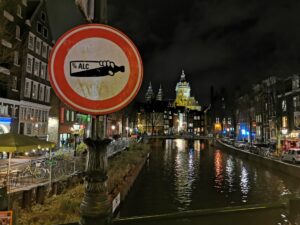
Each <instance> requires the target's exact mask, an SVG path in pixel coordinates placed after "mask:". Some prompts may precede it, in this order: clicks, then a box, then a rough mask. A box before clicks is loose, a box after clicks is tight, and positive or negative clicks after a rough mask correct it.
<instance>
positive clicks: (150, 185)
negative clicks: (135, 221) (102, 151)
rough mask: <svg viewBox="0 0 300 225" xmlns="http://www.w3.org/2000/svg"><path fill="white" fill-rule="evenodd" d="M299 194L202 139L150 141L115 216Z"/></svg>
mask: <svg viewBox="0 0 300 225" xmlns="http://www.w3.org/2000/svg"><path fill="white" fill-rule="evenodd" d="M299 193H300V181H299V180H297V179H295V178H291V177H287V176H286V175H284V174H281V173H279V172H278V171H275V170H268V169H267V168H266V167H262V166H260V165H258V164H255V163H254V162H251V161H244V160H242V159H240V158H239V157H238V156H236V155H230V154H227V153H226V152H224V151H222V150H220V149H214V148H213V147H211V146H210V145H209V144H207V143H206V142H204V141H195V142H194V143H193V142H188V141H185V140H165V141H155V142H154V143H153V145H152V154H151V157H150V161H149V164H147V168H146V169H145V170H144V173H143V175H142V177H141V179H140V180H139V182H138V184H137V185H135V187H134V189H133V191H131V193H130V195H129V197H128V198H127V200H126V202H125V203H124V204H123V207H122V210H121V216H137V215H145V214H159V213H168V212H174V211H181V210H190V209H207V208H217V207H228V206H237V205H244V204H257V203H265V202H274V201H278V200H280V199H282V198H286V197H291V196H297V195H299Z"/></svg>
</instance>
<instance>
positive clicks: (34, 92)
mask: <svg viewBox="0 0 300 225" xmlns="http://www.w3.org/2000/svg"><path fill="white" fill-rule="evenodd" d="M37 95H38V83H37V82H33V84H32V93H31V97H32V99H37Z"/></svg>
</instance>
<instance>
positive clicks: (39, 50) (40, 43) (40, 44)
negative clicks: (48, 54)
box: [35, 38, 42, 55]
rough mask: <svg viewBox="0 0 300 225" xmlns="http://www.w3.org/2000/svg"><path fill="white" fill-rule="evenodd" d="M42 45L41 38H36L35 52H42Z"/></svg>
mask: <svg viewBox="0 0 300 225" xmlns="http://www.w3.org/2000/svg"><path fill="white" fill-rule="evenodd" d="M41 47H42V40H41V39H39V38H36V42H35V53H36V54H39V55H40V54H41Z"/></svg>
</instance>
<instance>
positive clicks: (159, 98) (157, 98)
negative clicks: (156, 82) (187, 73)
mask: <svg viewBox="0 0 300 225" xmlns="http://www.w3.org/2000/svg"><path fill="white" fill-rule="evenodd" d="M156 100H157V101H162V100H163V91H162V88H161V85H160V86H159V90H158V93H157V95H156Z"/></svg>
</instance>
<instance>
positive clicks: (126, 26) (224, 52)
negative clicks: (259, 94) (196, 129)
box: [47, 0, 300, 104]
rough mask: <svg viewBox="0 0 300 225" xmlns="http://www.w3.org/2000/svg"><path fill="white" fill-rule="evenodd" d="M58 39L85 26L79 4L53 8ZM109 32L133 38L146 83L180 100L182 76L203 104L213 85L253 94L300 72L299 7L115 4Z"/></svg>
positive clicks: (114, 0) (230, 2)
mask: <svg viewBox="0 0 300 225" xmlns="http://www.w3.org/2000/svg"><path fill="white" fill-rule="evenodd" d="M47 4H48V10H49V19H50V22H51V24H50V25H51V28H52V33H53V36H54V38H55V39H57V38H58V37H59V36H60V35H61V34H63V33H64V32H65V31H67V30H68V29H69V28H71V27H74V26H76V25H79V24H82V23H84V22H83V20H82V19H81V16H80V13H79V11H78V10H77V8H76V7H75V4H74V0H63V1H62V0H48V2H47ZM108 10H109V11H108V17H109V18H108V19H109V23H108V24H109V25H111V26H114V27H116V28H118V29H120V30H121V31H123V32H124V33H126V34H127V35H128V36H129V37H130V38H131V39H132V40H133V41H134V42H135V44H136V45H137V47H138V48H139V50H140V53H141V55H142V58H143V62H144V70H145V72H144V81H143V86H142V88H141V90H140V93H139V98H140V99H141V97H143V96H144V94H145V90H146V88H147V86H148V83H149V81H152V84H153V86H154V89H155V91H157V90H158V87H159V84H160V83H161V84H162V86H163V88H164V94H165V97H167V98H174V97H175V85H176V82H178V80H179V77H180V74H181V69H184V70H185V71H186V75H187V79H188V81H189V82H190V84H191V87H192V94H193V95H195V96H196V98H197V99H198V100H199V102H200V104H206V103H208V102H209V89H210V86H211V85H214V86H215V87H216V88H220V87H225V88H227V89H229V90H233V89H235V87H237V86H241V89H245V88H247V87H249V85H250V84H253V83H255V82H257V81H259V80H260V79H263V78H265V77H268V76H270V75H280V76H290V75H292V74H293V73H298V72H299V71H300V64H299V62H300V13H299V12H300V1H299V0H247V1H244V0H186V1H182V0H173V1H166V0H152V1H149V0H148V1H146V0H126V1H125V0H108Z"/></svg>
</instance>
